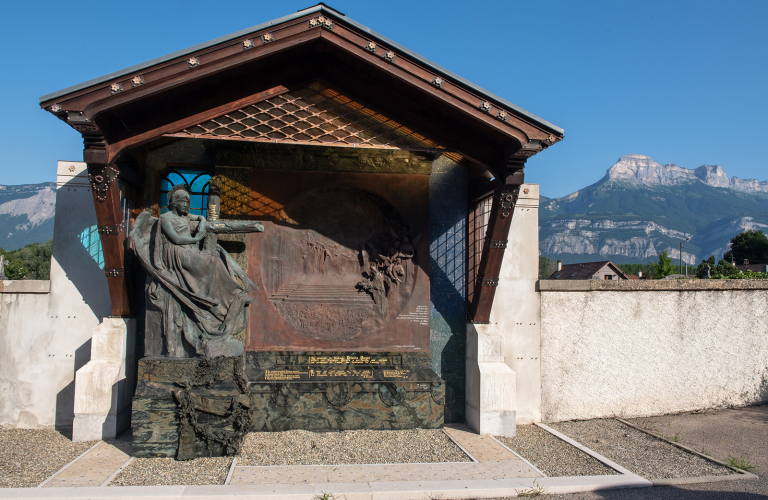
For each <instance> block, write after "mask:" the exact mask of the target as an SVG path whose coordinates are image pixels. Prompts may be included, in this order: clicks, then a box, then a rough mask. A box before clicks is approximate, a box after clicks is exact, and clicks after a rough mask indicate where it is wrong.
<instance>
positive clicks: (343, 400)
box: [325, 382, 352, 407]
mask: <svg viewBox="0 0 768 500" xmlns="http://www.w3.org/2000/svg"><path fill="white" fill-rule="evenodd" d="M325 398H326V399H327V400H328V403H329V404H330V405H332V406H336V407H341V406H345V405H347V404H349V402H350V401H352V391H351V390H350V389H349V384H347V383H344V382H342V383H337V384H328V385H327V386H326V388H325Z"/></svg>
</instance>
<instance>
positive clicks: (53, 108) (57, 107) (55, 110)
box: [51, 104, 61, 113]
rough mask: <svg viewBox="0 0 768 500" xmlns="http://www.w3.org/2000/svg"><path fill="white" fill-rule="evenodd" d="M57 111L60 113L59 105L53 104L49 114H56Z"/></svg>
mask: <svg viewBox="0 0 768 500" xmlns="http://www.w3.org/2000/svg"><path fill="white" fill-rule="evenodd" d="M59 111H61V105H60V104H54V105H53V106H51V112H52V113H58V112H59Z"/></svg>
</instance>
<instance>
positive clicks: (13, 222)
mask: <svg viewBox="0 0 768 500" xmlns="http://www.w3.org/2000/svg"><path fill="white" fill-rule="evenodd" d="M55 206H56V185H55V184H54V183H53V182H46V183H43V184H24V185H19V186H0V248H4V249H5V250H15V249H17V248H21V247H23V246H24V245H27V244H29V243H44V242H45V241H46V240H48V239H49V238H52V237H53V215H54V209H55Z"/></svg>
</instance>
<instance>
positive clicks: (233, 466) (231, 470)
mask: <svg viewBox="0 0 768 500" xmlns="http://www.w3.org/2000/svg"><path fill="white" fill-rule="evenodd" d="M235 467H237V457H235V458H233V459H232V465H230V466H229V474H227V480H226V481H224V486H227V485H228V484H229V483H230V482H231V481H232V474H234V473H235Z"/></svg>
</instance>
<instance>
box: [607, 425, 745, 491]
mask: <svg viewBox="0 0 768 500" xmlns="http://www.w3.org/2000/svg"><path fill="white" fill-rule="evenodd" d="M616 420H618V421H619V422H621V423H622V424H624V425H626V426H628V427H631V428H633V429H635V430H637V431H640V432H642V433H644V434H647V435H649V436H651V437H654V438H656V439H659V440H661V441H664V442H665V443H669V444H671V445H672V446H675V447H676V448H680V449H681V450H683V451H687V452H688V453H692V454H694V455H697V456H699V457H701V458H703V459H704V460H708V461H710V462H712V463H715V464H717V465H722V466H723V467H728V468H729V469H731V470H732V471H734V472H736V474H733V475H729V476H700V477H681V478H674V479H659V480H656V481H654V482H653V484H654V485H656V484H659V485H670V484H693V483H711V482H714V481H731V480H734V479H760V478H759V477H757V476H756V475H755V474H752V473H751V472H747V471H745V470H741V469H737V468H735V467H732V466H730V465H728V464H727V463H725V462H722V461H720V460H718V459H716V458H713V457H710V456H708V455H705V454H703V453H699V452H698V451H696V450H694V449H692V448H689V447H687V446H685V445H682V444H680V443H675V442H674V441H672V440H670V439H667V438H665V437H662V436H659V435H658V434H654V433H653V432H649V431H647V430H645V429H641V428H640V427H637V426H636V425H633V424H630V423H629V422H627V421H626V420H623V419H621V418H617V419H616ZM718 478H719V479H718Z"/></svg>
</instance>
